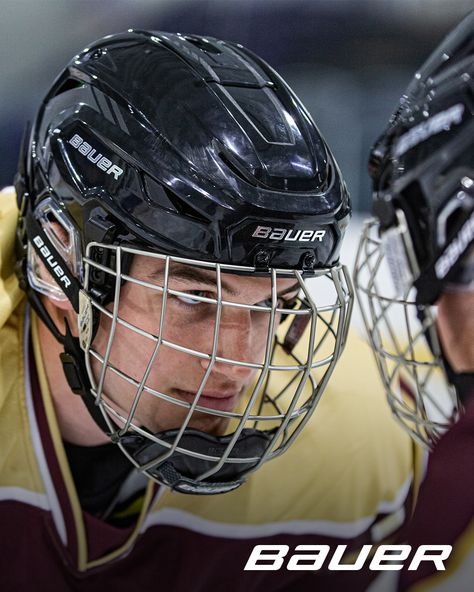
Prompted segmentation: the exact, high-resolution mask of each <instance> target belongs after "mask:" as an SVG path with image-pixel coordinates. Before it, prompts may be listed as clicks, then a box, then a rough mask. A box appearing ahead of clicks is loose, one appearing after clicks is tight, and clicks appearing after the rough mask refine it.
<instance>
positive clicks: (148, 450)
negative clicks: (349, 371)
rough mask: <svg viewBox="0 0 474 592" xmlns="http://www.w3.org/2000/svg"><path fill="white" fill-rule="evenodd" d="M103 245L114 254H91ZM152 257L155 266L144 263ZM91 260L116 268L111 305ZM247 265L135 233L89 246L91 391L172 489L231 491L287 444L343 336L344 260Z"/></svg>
mask: <svg viewBox="0 0 474 592" xmlns="http://www.w3.org/2000/svg"><path fill="white" fill-rule="evenodd" d="M104 250H108V251H109V252H110V255H111V256H110V257H109V261H111V262H112V263H111V264H110V266H104V265H103V264H100V263H97V256H96V254H97V253H98V252H99V253H100V259H101V260H102V261H103V253H104ZM130 257H133V261H134V263H133V264H132V265H131V267H130V271H127V273H125V272H124V271H123V269H124V268H125V265H124V260H125V258H129V259H130ZM136 262H139V263H140V262H141V267H140V265H136V264H135V263H136ZM153 266H157V267H158V269H159V273H158V274H153V273H152V274H150V273H148V272H149V270H150V269H151V268H152V267H153ZM94 274H106V275H107V276H108V277H110V278H112V280H113V282H114V285H115V293H114V299H113V302H112V303H110V304H107V305H106V306H104V305H103V304H101V302H100V301H99V300H98V299H97V298H95V297H94V290H93V289H91V286H92V284H93V279H91V278H93V277H94ZM229 274H231V275H229ZM203 275H205V282H206V285H205V286H202V285H201V283H200V282H201V280H200V279H199V278H200V277H201V276H203ZM255 276H256V270H255V269H254V268H248V267H239V266H235V265H225V264H216V263H207V262H203V261H200V262H196V261H192V260H187V259H182V258H178V257H171V256H166V255H161V254H155V253H150V252H147V251H142V250H139V249H137V248H134V247H127V246H111V245H106V244H99V243H91V244H89V245H88V247H87V253H86V257H85V258H84V290H83V291H81V294H80V312H79V338H80V342H81V347H82V349H83V350H84V352H85V360H86V366H87V371H88V375H89V379H90V381H91V384H92V394H93V396H94V398H95V403H96V405H98V406H99V408H100V410H101V412H102V414H103V417H104V418H105V421H106V422H107V425H108V427H109V430H110V436H111V438H112V440H113V441H115V442H116V443H117V444H118V446H119V447H120V448H121V450H122V451H123V453H124V454H125V455H126V456H127V457H128V458H129V459H130V461H131V462H132V463H133V464H134V465H135V466H136V467H138V468H139V469H140V470H141V471H143V472H144V473H145V474H146V475H147V476H148V477H150V478H151V479H154V480H156V481H158V482H160V483H165V484H167V485H169V486H171V487H172V488H173V489H176V490H178V491H181V492H186V493H220V492H224V491H229V490H231V489H234V488H235V487H237V486H238V485H240V483H241V482H242V480H243V477H244V475H246V474H248V473H250V472H252V471H255V470H256V469H258V468H259V467H260V466H261V465H262V463H264V462H266V461H267V460H270V459H272V458H275V457H276V456H278V455H280V454H282V453H283V452H285V451H286V450H287V449H288V447H289V446H290V445H291V444H292V442H293V441H294V439H295V438H296V437H297V436H298V434H299V433H300V431H301V430H302V429H303V427H304V425H305V424H306V423H307V421H308V420H309V418H310V416H311V414H312V412H313V411H314V409H315V407H316V406H317V404H318V402H319V400H320V398H321V395H322V393H323V391H324V388H325V386H326V384H327V382H328V380H329V377H330V375H331V373H332V371H333V369H334V366H335V364H336V361H337V360H338V358H339V357H340V355H341V353H342V350H343V347H344V345H345V341H346V336H347V332H348V327H349V321H350V313H351V308H352V288H351V283H350V279H349V277H348V273H347V271H346V269H345V268H344V267H343V266H337V267H334V268H332V269H324V270H320V271H317V272H316V273H315V276H314V279H310V280H306V279H303V276H302V273H301V272H299V271H296V270H292V271H291V270H290V271H288V270H276V269H272V270H270V271H269V272H268V273H266V274H263V275H262V274H259V277H255ZM180 278H181V279H180ZM183 278H184V280H183ZM193 278H197V279H196V280H194V279H193ZM229 279H230V280H231V286H230V287H229ZM183 282H184V283H183ZM193 282H194V283H193ZM313 282H314V289H313V288H312V286H311V284H312V283H313ZM240 284H243V285H245V286H246V290H247V293H249V292H250V293H251V294H252V300H253V301H249V302H246V301H244V297H245V294H246V291H245V290H243V291H241V292H239V286H240ZM254 285H255V286H257V290H256V291H254ZM189 286H191V288H190V287H189ZM193 286H197V288H196V287H194V288H193ZM282 286H283V288H284V289H283V290H282ZM232 289H234V291H235V292H236V296H235V297H233V296H232ZM314 290H317V292H316V293H315V292H314ZM257 293H258V294H259V295H260V296H262V299H261V300H259V301H255V299H256V298H257V296H256V294H257ZM280 294H284V295H283V296H281V295H280ZM260 296H258V298H260ZM290 299H291V301H290ZM98 318H100V321H98V320H97V319H98ZM242 323H246V328H243V326H242ZM94 325H95V330H94V329H93V327H94ZM97 327H99V328H98V329H97ZM239 340H241V341H242V343H243V344H244V345H245V348H244V349H245V353H242V354H239V343H238V342H239ZM242 347H243V346H242Z"/></svg>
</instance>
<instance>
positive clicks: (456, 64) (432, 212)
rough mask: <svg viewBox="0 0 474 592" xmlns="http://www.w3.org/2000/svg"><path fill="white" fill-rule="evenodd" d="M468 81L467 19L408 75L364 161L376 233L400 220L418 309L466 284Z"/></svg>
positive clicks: (472, 135)
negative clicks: (453, 286)
mask: <svg viewBox="0 0 474 592" xmlns="http://www.w3.org/2000/svg"><path fill="white" fill-rule="evenodd" d="M473 77H474V13H471V14H470V15H469V16H468V17H466V18H465V19H464V20H463V21H462V22H461V23H460V24H459V25H458V26H457V27H456V28H455V29H454V30H453V31H452V32H451V33H450V34H449V35H448V36H447V37H446V39H445V40H444V41H443V42H442V43H441V45H440V46H439V47H438V48H437V49H436V50H435V51H434V52H433V53H432V54H431V56H430V57H429V58H428V60H427V61H426V62H425V63H424V65H423V66H422V67H421V68H420V70H419V71H418V72H417V73H416V74H415V76H414V78H413V80H412V82H411V83H410V84H409V86H408V87H407V90H406V91H405V93H404V95H403V96H402V98H401V99H400V104H399V107H398V109H397V110H396V111H395V113H394V115H393V116H392V117H391V120H390V122H389V125H388V127H387V129H386V130H385V132H384V133H383V134H382V135H381V136H380V138H379V139H378V141H377V142H376V144H375V145H374V147H373V149H372V152H371V156H370V160H369V171H370V173H371V176H372V178H373V181H374V204H373V208H374V213H375V215H376V216H377V218H378V219H379V221H380V226H381V231H382V232H384V231H386V230H388V229H389V228H390V227H394V226H397V225H398V224H399V216H400V214H401V215H402V216H403V217H404V219H405V220H406V224H407V230H408V233H409V242H410V243H411V246H412V248H413V251H412V252H411V253H408V255H407V256H408V261H407V263H408V266H409V267H410V270H411V271H410V274H409V275H410V278H411V280H412V281H413V282H414V285H415V287H416V289H417V302H419V303H420V304H432V303H433V302H435V301H436V299H437V298H438V297H439V295H440V293H441V292H442V290H443V289H444V288H445V287H446V286H447V285H448V284H450V283H460V284H469V283H471V282H473V281H474V263H473V261H472V255H471V258H469V257H468V256H467V254H468V253H469V251H470V250H471V247H472V243H473V240H474V188H473V185H474V83H473ZM397 210H398V212H399V216H398V217H397V215H396V211H397ZM408 281H409V278H408Z"/></svg>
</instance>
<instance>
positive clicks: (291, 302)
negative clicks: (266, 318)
mask: <svg viewBox="0 0 474 592" xmlns="http://www.w3.org/2000/svg"><path fill="white" fill-rule="evenodd" d="M296 303H297V298H296V296H295V297H294V298H282V297H280V298H278V299H277V308H295V306H296ZM258 306H265V307H269V308H271V306H272V299H271V298H267V299H266V300H262V301H261V302H258Z"/></svg>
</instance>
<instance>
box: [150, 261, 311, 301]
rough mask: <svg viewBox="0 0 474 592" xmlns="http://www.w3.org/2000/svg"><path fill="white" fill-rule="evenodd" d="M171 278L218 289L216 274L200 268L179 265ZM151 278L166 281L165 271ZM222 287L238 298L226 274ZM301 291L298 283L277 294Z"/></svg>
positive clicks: (172, 270) (174, 268)
mask: <svg viewBox="0 0 474 592" xmlns="http://www.w3.org/2000/svg"><path fill="white" fill-rule="evenodd" d="M169 274H170V277H171V278H177V279H180V280H183V281H185V282H188V283H196V282H198V283H200V284H206V285H208V286H209V287H211V288H215V287H216V279H215V273H213V272H210V271H207V270H205V269H200V268H198V267H190V266H187V265H179V266H172V267H171V268H170V272H169ZM150 278H153V279H155V280H160V281H162V280H163V279H164V271H163V270H161V269H160V270H157V271H154V272H152V273H151V274H150ZM221 286H222V289H223V290H225V291H226V292H228V293H229V294H231V295H232V296H236V295H237V292H236V291H235V290H234V289H233V288H232V286H231V285H230V284H229V283H228V282H226V281H225V274H221ZM299 290H300V284H299V283H298V282H296V283H295V284H293V285H292V286H288V288H285V289H284V290H281V291H280V292H278V293H277V297H281V296H284V295H285V294H290V293H291V292H298V291H299Z"/></svg>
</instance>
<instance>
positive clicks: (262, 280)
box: [131, 255, 299, 295]
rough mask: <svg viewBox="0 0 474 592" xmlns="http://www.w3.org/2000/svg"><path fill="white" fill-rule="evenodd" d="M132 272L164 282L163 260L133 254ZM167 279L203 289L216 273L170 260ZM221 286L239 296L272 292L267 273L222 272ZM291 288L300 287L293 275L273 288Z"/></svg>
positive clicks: (154, 281) (142, 277)
mask: <svg viewBox="0 0 474 592" xmlns="http://www.w3.org/2000/svg"><path fill="white" fill-rule="evenodd" d="M131 275H132V276H134V277H138V278H139V279H143V280H146V281H151V282H153V283H156V284H158V285H163V284H164V281H165V260H164V259H159V258H155V257H147V256H144V255H137V256H136V257H134V261H133V265H132V270H131ZM168 281H169V282H170V283H179V284H180V285H182V286H183V289H187V290H192V289H202V287H203V286H209V287H212V286H214V287H216V286H217V272H216V270H215V269H214V268H207V267H202V266H200V265H197V264H196V265H192V264H183V263H178V262H176V261H171V262H170V265H169V279H168ZM221 286H222V290H223V291H225V292H228V293H229V294H231V295H239V294H242V293H243V292H245V293H248V292H250V293H265V294H271V290H272V280H271V277H270V275H269V276H268V277H256V276H251V275H241V274H239V275H238V274H235V273H228V272H226V271H222V272H221ZM292 287H294V288H295V290H297V289H298V288H299V284H298V279H297V278H296V276H294V277H292V276H289V277H288V276H287V277H277V280H276V290H277V291H278V292H281V291H282V290H288V289H289V288H292Z"/></svg>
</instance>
